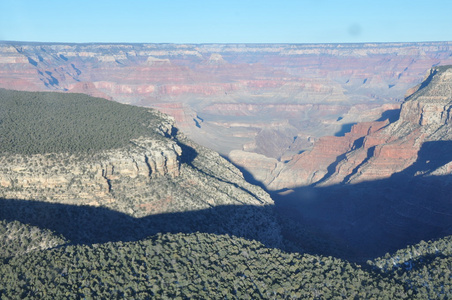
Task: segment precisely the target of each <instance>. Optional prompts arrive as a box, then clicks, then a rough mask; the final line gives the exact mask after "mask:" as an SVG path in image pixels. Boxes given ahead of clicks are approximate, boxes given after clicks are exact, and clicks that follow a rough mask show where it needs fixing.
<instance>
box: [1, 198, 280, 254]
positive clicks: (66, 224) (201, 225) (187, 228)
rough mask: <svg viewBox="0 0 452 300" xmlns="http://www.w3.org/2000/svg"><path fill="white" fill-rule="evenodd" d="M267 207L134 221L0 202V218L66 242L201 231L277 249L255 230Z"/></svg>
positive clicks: (87, 209) (109, 213)
mask: <svg viewBox="0 0 452 300" xmlns="http://www.w3.org/2000/svg"><path fill="white" fill-rule="evenodd" d="M272 209H273V207H269V206H267V207H257V206H247V205H243V206H218V207H214V208H210V209H204V210H198V211H185V212H175V213H164V214H156V215H149V216H146V217H143V218H135V217H132V216H130V215H127V214H124V213H121V212H118V211H114V210H111V209H108V208H104V207H94V206H86V205H83V206H82V205H81V206H77V205H67V204H59V203H49V202H42V201H32V200H17V199H0V220H6V221H8V222H11V221H19V222H21V223H25V224H29V225H32V226H37V227H39V228H43V229H44V228H45V229H49V230H52V231H54V232H55V233H56V234H61V235H62V236H64V237H65V238H66V239H68V240H69V241H70V242H71V243H72V244H95V243H105V242H116V241H123V242H127V241H136V240H140V239H143V238H146V237H148V236H150V235H154V234H157V233H167V232H170V233H178V232H183V233H194V232H206V233H215V234H230V235H235V236H239V237H244V238H247V239H256V240H259V241H261V242H263V243H264V244H265V245H266V246H268V247H275V246H277V245H276V244H274V243H272V241H275V240H277V239H275V238H274V237H275V236H274V237H273V238H270V237H268V236H267V237H266V236H264V234H267V233H268V232H269V231H268V228H265V227H262V228H258V227H257V225H258V223H259V222H255V221H256V220H259V218H261V217H262V218H261V220H262V221H263V222H262V225H263V226H264V225H268V224H265V220H266V217H265V216H266V215H267V214H269V216H271V215H272ZM253 217H257V218H254V219H253ZM246 218H250V220H247V219H246ZM240 220H241V221H242V222H241V223H239V222H238V221H240ZM269 224H270V223H269ZM275 233H277V231H275Z"/></svg>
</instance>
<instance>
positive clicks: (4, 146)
mask: <svg viewBox="0 0 452 300" xmlns="http://www.w3.org/2000/svg"><path fill="white" fill-rule="evenodd" d="M159 123H160V119H159V118H158V116H157V115H156V114H155V113H153V112H151V111H150V110H146V109H143V108H140V107H136V106H131V105H124V104H120V103H117V102H112V101H108V100H106V99H102V98H96V100H95V101H93V98H92V97H89V96H87V95H84V94H62V93H51V92H48V93H36V92H18V91H11V90H5V89H0V153H10V154H26V155H30V154H38V153H56V152H60V153H61V152H64V153H81V152H85V153H86V152H95V151H99V150H106V149H112V148H119V147H123V146H125V145H127V144H128V143H129V141H130V140H131V139H133V138H138V137H142V136H150V135H152V136H153V137H154V138H157V137H158V135H156V134H155V133H154V130H152V129H153V128H154V127H155V126H156V125H157V124H159Z"/></svg>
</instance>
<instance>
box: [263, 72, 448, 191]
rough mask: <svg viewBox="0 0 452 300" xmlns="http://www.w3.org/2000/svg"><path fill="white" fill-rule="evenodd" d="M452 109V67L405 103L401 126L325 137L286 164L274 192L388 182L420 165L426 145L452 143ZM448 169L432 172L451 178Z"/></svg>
mask: <svg viewBox="0 0 452 300" xmlns="http://www.w3.org/2000/svg"><path fill="white" fill-rule="evenodd" d="M451 109H452V67H437V68H433V69H432V70H431V71H430V72H429V74H428V76H427V77H426V79H425V80H424V82H423V83H421V84H420V85H419V86H418V87H417V91H416V92H415V93H414V94H412V95H410V96H409V97H408V98H407V99H406V101H405V102H404V103H403V104H402V107H401V111H400V118H399V119H398V120H397V121H395V122H392V123H390V124H389V122H388V121H382V122H374V123H359V124H357V125H354V126H353V127H352V130H351V131H350V132H349V133H346V134H345V136H344V137H324V138H320V139H319V141H317V142H316V143H315V145H314V147H313V149H312V150H311V151H307V152H305V153H302V154H300V155H298V156H296V157H294V158H293V159H292V160H291V161H290V162H289V163H287V165H286V166H284V168H283V170H282V171H281V172H280V174H279V175H278V176H277V177H276V178H275V179H274V180H273V181H272V182H271V183H270V184H269V188H271V189H282V188H290V187H296V186H304V185H310V184H317V185H331V184H338V183H358V182H363V181H371V180H377V179H385V178H389V177H390V176H392V175H393V174H395V173H399V172H402V171H404V170H406V169H407V168H409V167H410V166H411V165H413V164H414V163H415V162H417V161H418V160H419V152H420V151H421V148H422V147H423V145H424V144H425V143H429V142H441V141H450V140H452V127H451V126H450V121H451V113H450V112H451ZM423 155H424V156H425V155H426V154H425V153H424V154H423ZM429 156H431V157H434V156H435V154H434V153H431V154H430V155H429ZM449 165H450V161H447V160H446V161H443V162H442V163H441V164H439V165H434V167H433V164H432V167H433V168H432V169H430V170H429V171H428V172H427V173H432V174H433V173H434V174H436V175H446V174H450V167H449ZM440 170H441V171H440ZM413 174H414V173H413ZM417 174H418V175H426V172H420V173H417Z"/></svg>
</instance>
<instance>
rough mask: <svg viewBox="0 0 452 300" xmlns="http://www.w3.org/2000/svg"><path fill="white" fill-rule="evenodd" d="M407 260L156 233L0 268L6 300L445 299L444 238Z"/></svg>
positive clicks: (38, 254)
mask: <svg viewBox="0 0 452 300" xmlns="http://www.w3.org/2000/svg"><path fill="white" fill-rule="evenodd" d="M414 249H416V250H414ZM432 249H436V250H435V251H436V252H435V253H431V250H432ZM413 251H414V253H415V254H413ZM409 253H410V255H411V259H410V260H407V261H405V262H404V263H402V262H401V261H399V263H397V264H394V265H393V268H391V269H388V268H387V265H388V263H391V265H392V262H393V259H394V257H393V256H389V255H388V257H386V258H380V259H376V260H375V261H372V262H369V263H370V265H366V266H359V265H355V264H350V263H348V262H346V261H344V260H340V259H336V258H333V257H321V256H315V255H309V254H303V255H301V254H298V253H285V252H282V251H280V250H278V249H270V248H266V247H264V246H263V245H262V244H260V243H259V242H256V241H250V240H245V239H242V238H236V237H233V236H228V235H214V234H206V233H193V234H163V235H162V234H158V235H156V236H154V237H151V238H148V239H144V240H142V241H138V242H127V243H123V242H115V243H112V242H108V243H103V244H94V245H90V246H88V245H68V246H63V247H57V248H54V249H51V250H45V251H32V252H30V253H28V254H21V255H16V256H10V257H6V258H4V260H3V264H1V265H0V295H1V296H2V297H3V298H4V299H63V298H64V299H100V298H102V299H112V298H114V299H117V298H121V299H149V298H156V299H211V298H216V299H450V297H452V292H451V291H452V265H451V263H452V260H451V253H452V249H451V246H450V238H447V239H443V240H439V241H435V242H430V243H421V244H419V245H415V246H412V247H410V248H407V249H404V250H400V251H399V252H397V253H396V254H395V256H397V257H401V256H405V255H408V254H409ZM413 255H414V256H413ZM372 266H373V267H372ZM377 266H379V267H377Z"/></svg>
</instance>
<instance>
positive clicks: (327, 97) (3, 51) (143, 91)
mask: <svg viewBox="0 0 452 300" xmlns="http://www.w3.org/2000/svg"><path fill="white" fill-rule="evenodd" d="M448 64H452V43H451V42H425V43H381V44H323V45H308V44H306V45H291V44H268V45H265V44H251V45H247V44H226V45H220V44H206V45H177V44H54V43H26V42H1V43H0V87H4V88H9V89H15V90H24V91H54V92H60V93H64V94H67V93H84V94H87V95H90V96H94V97H101V98H105V99H109V100H112V101H116V102H120V103H126V104H132V105H135V106H142V107H147V108H155V109H157V110H159V111H161V112H163V113H165V114H168V115H170V116H172V117H173V118H174V120H175V123H176V126H177V128H178V130H180V132H183V134H182V133H174V132H173V131H174V130H173V129H171V128H172V125H171V126H169V127H170V129H169V130H166V131H163V132H166V135H165V134H163V136H166V137H167V138H168V137H169V140H170V142H168V143H166V142H165V145H166V146H164V147H163V146H162V145H160V146H159V144H158V143H155V142H149V141H141V142H144V143H146V145H147V146H145V147H144V148H146V149H147V150H143V147H139V145H138V146H137V148H134V149H129V150H127V151H125V152H121V151H119V152H117V151H116V152H114V153H109V154H108V155H107V157H109V159H106V160H105V159H104V158H101V159H99V162H94V161H86V162H85V165H89V166H90V167H89V168H87V169H86V170H84V171H83V172H78V173H77V172H76V174H75V175H69V174H68V173H70V172H67V169H64V170H65V171H63V172H62V173H61V172H60V173H58V172H59V171H58V170H57V173H56V174H57V175H55V176H56V177H55V178H53V177H52V178H49V177H48V176H47V177H45V176H41V175H40V174H41V173H44V172H45V170H46V168H45V167H42V168H43V169H42V170H41V169H39V168H38V169H36V170H35V171H33V172H35V174H31V173H30V174H28V173H27V172H28V171H26V167H25V164H26V162H25V161H22V160H21V159H14V163H13V164H12V165H10V166H8V167H4V171H5V174H7V175H2V177H1V184H2V185H3V187H4V190H3V193H4V194H3V197H5V198H11V197H12V196H13V194H8V191H9V192H11V193H15V192H17V189H21V190H22V191H21V193H22V194H20V198H23V199H28V200H30V199H37V200H39V201H46V199H44V197H49V198H52V197H53V198H54V199H57V198H58V197H60V194H61V191H62V190H67V189H68V188H69V191H72V192H71V195H72V196H74V195H77V197H79V198H80V199H81V200H80V199H78V198H71V199H72V200H74V199H75V200H77V199H78V200H77V201H86V199H83V193H82V194H79V192H80V191H79V190H77V185H73V184H71V185H67V186H65V184H67V183H68V182H73V181H74V180H75V179H76V180H82V181H86V182H88V181H89V180H92V179H94V181H92V182H93V183H92V184H91V183H90V184H91V187H92V193H93V194H94V195H96V197H95V199H94V200H92V201H93V203H85V202H83V203H84V204H89V205H93V206H103V205H107V206H108V207H111V208H112V209H115V210H118V211H121V212H123V213H125V214H128V215H131V216H134V217H144V216H145V215H153V214H156V213H157V214H161V213H173V212H178V211H181V210H184V211H185V210H186V209H187V207H190V209H191V210H197V209H199V210H204V209H207V210H208V209H209V208H211V207H219V206H228V205H230V206H232V205H240V204H243V203H242V197H245V199H246V201H244V204H246V205H251V206H262V207H267V206H272V205H273V204H274V205H275V207H276V210H277V212H279V215H280V216H283V218H284V219H285V220H284V221H282V225H281V226H282V228H281V229H280V228H279V227H275V226H273V225H272V224H273V223H272V222H273V219H272V218H273V216H272V215H271V214H270V217H269V220H270V221H268V220H267V219H266V218H267V217H268V216H269V215H265V216H266V217H265V218H264V217H262V216H261V217H257V219H256V220H254V219H253V218H251V219H252V222H251V223H250V224H259V222H264V221H263V220H267V221H265V222H264V223H265V224H267V223H270V224H269V225H268V226H267V225H263V226H260V225H257V227H258V228H263V227H266V228H268V232H265V230H264V231H259V232H258V233H256V234H255V235H254V236H252V237H253V238H255V237H256V236H259V237H260V240H263V241H264V242H266V243H267V241H269V242H268V244H269V245H279V244H281V241H280V240H278V239H277V238H274V237H275V236H277V234H275V232H278V231H279V230H281V231H282V233H283V236H284V239H285V240H286V241H289V243H288V245H289V244H290V245H291V246H292V247H293V249H294V250H295V251H308V252H314V253H321V254H325V255H335V256H339V257H343V258H347V259H351V260H357V261H363V260H364V261H365V260H366V259H367V258H369V257H375V256H378V255H384V253H385V252H387V251H395V250H396V249H399V248H401V247H404V246H406V245H407V244H408V243H417V242H419V241H420V240H421V239H429V238H440V237H443V236H446V235H449V234H451V229H452V224H451V221H450V220H451V216H452V212H451V211H450V195H449V191H450V188H451V186H450V184H451V179H450V176H451V172H452V169H451V167H452V166H451V163H450V162H451V161H452V158H451V157H450V153H452V152H451V150H452V148H451V143H450V141H451V140H452V136H451V129H450V128H451V126H450V121H451V114H450V109H451V108H450V107H451V102H450V101H451V90H450V87H451V86H452V81H451V78H452V77H451V69H450V68H447V67H440V66H442V65H448ZM168 122H169V121H168ZM185 135H186V136H188V137H189V138H190V139H191V140H193V141H195V142H196V143H198V144H200V145H202V146H204V147H207V148H210V149H213V150H214V151H216V152H218V153H220V155H218V154H215V152H213V151H211V150H208V149H207V148H204V147H202V146H197V145H196V144H194V143H192V142H190V141H189V140H187V139H185V137H183V136H185ZM154 146H155V147H157V148H156V151H153V152H152V151H151V150H152V149H153V147H154ZM161 147H163V148H165V151H162V149H161ZM149 151H151V152H152V153H150V152H149ZM148 152H149V153H148ZM165 153H166V154H165ZM187 155H188V156H187ZM221 156H223V157H224V158H227V159H228V160H230V161H231V162H233V163H234V164H235V165H236V166H237V167H239V168H240V171H241V172H242V173H243V175H244V178H246V179H247V180H248V182H252V183H256V184H259V185H261V186H262V187H264V188H265V189H266V190H267V191H268V192H270V194H271V197H272V199H273V200H274V202H273V200H272V199H271V198H270V197H269V196H268V194H266V193H265V192H264V191H263V190H262V189H259V188H257V187H254V186H253V185H250V184H249V183H246V182H245V181H244V178H243V176H242V173H240V172H239V171H238V170H237V169H235V168H234V167H232V166H231V165H229V164H227V163H226V160H224V158H222V157H221ZM146 157H154V158H155V159H156V160H155V162H154V164H152V166H153V167H150V166H151V164H148V163H147V159H146ZM184 157H185V158H184ZM187 157H189V159H188V158H187ZM190 157H191V158H190ZM157 158H158V159H157ZM5 159H6V158H5ZM39 159H40V157H39V158H38V157H34V158H27V161H29V160H31V161H32V162H34V161H35V160H36V161H37V160H39ZM59 160H61V159H57V161H59ZM184 160H185V161H184ZM180 161H182V162H183V163H182V164H179V163H178V162H180ZM54 162H55V161H53V163H54ZM163 162H165V163H163ZM5 165H6V164H5ZM35 165H37V163H35ZM55 165H58V164H56V163H55ZM5 168H6V169H5ZM7 168H10V169H7ZM11 168H13V169H11ZM206 168H207V170H209V168H210V169H212V168H214V169H215V170H214V171H207V172H206V171H202V170H205V169H206ZM69 169H75V170H77V168H74V167H73V166H72V167H70V168H69ZM133 170H135V171H133ZM138 170H140V171H138ZM149 170H151V171H149ZM16 171H17V172H16ZM12 172H16V173H15V174H16V175H14V176H16V177H15V178H10V175H8V174H11V173H12ZM23 172H25V173H23ZM140 172H141V173H140ZM143 172H144V173H143ZM168 172H169V173H168ZM149 173H151V174H154V175H155V177H152V178H150V177H149V176H148V175H149ZM158 174H160V175H158ZM184 174H185V175H184ZM187 174H189V175H187ZM38 175H39V176H38ZM154 175H153V176H154ZM8 176H9V177H8ZM71 176H76V177H77V176H78V177H77V178H75V179H74V180H73V178H69V177H71ZM184 176H185V177H184ZM31 177H33V178H38V179H33V180H38V181H39V184H44V185H47V186H45V188H44V189H42V190H41V191H39V193H34V194H31V192H30V191H31V190H30V189H29V185H30V182H32V181H31V179H30V178H31ZM40 178H41V179H40ZM162 178H165V179H164V180H163V179H162ZM168 178H171V179H168ZM193 178H196V180H193ZM212 178H213V179H212ZM137 179H139V180H137ZM151 179H152V180H151ZM211 179H212V180H213V182H215V184H214V187H213V188H212V187H211V185H212V184H213V183H212V181H211ZM115 180H116V181H115ZM167 180H169V181H167ZM149 182H151V186H148V184H149ZM18 183H20V186H18ZM32 183H33V184H35V183H38V182H32ZM108 183H111V184H112V185H111V186H110V187H109V185H108ZM13 184H15V185H13ZM129 186H131V187H133V189H136V191H137V192H136V193H135V192H134V193H132V194H131V193H130V192H129V191H127V189H126V187H127V188H128V187H129ZM175 186H177V187H178V189H177V190H178V191H179V190H181V191H185V192H183V193H174V192H169V194H170V195H171V198H168V197H166V196H165V195H166V194H165V193H166V192H167V191H165V192H162V193H160V192H156V191H158V190H159V188H161V187H164V188H166V189H167V190H168V191H169V190H170V189H171V188H174V187H175ZM49 188H50V189H51V192H49V191H48V189H49ZM59 188H61V191H60V190H58V189H59ZM109 188H110V189H112V191H114V195H116V197H117V198H115V199H114V201H112V200H109V198H108V197H112V193H109V192H108V189H109ZM133 189H132V190H133ZM23 190H24V191H23ZM55 191H56V192H55ZM205 191H209V192H208V193H206V192H205ZM46 193H50V194H49V195H47V196H46ZM153 193H154V194H155V196H156V197H157V198H158V199H159V200H158V201H157V202H156V203H155V205H154V204H150V203H147V202H146V201H147V200H146V199H144V198H143V197H145V196H144V195H154V194H153ZM38 195H41V196H42V197H43V198H39V197H38ZM200 195H201V196H202V197H201V196H200ZM226 195H229V196H230V195H233V197H232V199H233V200H231V199H229V198H228V199H226V198H227V197H226ZM255 195H258V196H257V197H255ZM72 196H71V197H72ZM185 197H188V198H189V199H191V200H190V201H191V202H190V203H189V204H187V203H185V202H184V199H185ZM129 198H130V199H132V198H133V201H129V200H130V199H129ZM121 199H126V200H127V199H129V200H127V201H125V202H121V201H122V200H121ZM199 199H202V200H199ZM259 199H260V200H259ZM262 199H264V200H262ZM426 199H429V201H426ZM60 200H61V199H60ZM60 200H58V201H60ZM63 200H64V201H67V199H66V200H65V199H63ZM55 201H56V200H55ZM140 201H144V202H143V203H141V202H140ZM211 201H213V202H212V203H211ZM136 202H138V203H141V204H140V205H141V206H140V205H138V206H137V205H135V204H134V205H130V203H136ZM124 203H127V204H124ZM68 204H74V203H68ZM118 205H119V206H118ZM143 209H144V210H143ZM142 214H143V215H142ZM246 214H247V213H244V214H242V213H240V214H237V215H236V216H237V217H234V218H232V220H231V221H228V222H229V223H228V224H229V225H228V226H230V227H231V228H234V229H233V230H232V231H227V232H233V233H236V232H239V233H237V235H239V236H240V235H241V236H243V235H244V234H240V232H241V231H240V230H239V229H238V228H237V227H236V226H235V225H234V226H235V227H234V226H233V223H234V222H236V223H240V218H243V217H244V216H246ZM257 215H259V214H257ZM209 220H210V219H209ZM250 227H252V225H250V226H248V225H247V228H250ZM222 233H224V231H222ZM266 234H267V235H268V237H270V238H268V237H267V238H265V237H264V236H265V235H266ZM245 237H250V236H249V235H245ZM313 240H314V241H313ZM319 241H321V243H324V244H327V245H326V246H325V247H322V249H318V247H319V246H318V244H319V243H318V242H319ZM290 245H289V246H288V249H289V248H290V247H291V246H290Z"/></svg>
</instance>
